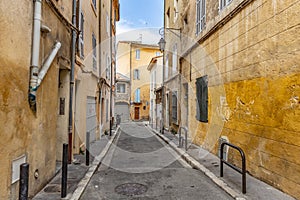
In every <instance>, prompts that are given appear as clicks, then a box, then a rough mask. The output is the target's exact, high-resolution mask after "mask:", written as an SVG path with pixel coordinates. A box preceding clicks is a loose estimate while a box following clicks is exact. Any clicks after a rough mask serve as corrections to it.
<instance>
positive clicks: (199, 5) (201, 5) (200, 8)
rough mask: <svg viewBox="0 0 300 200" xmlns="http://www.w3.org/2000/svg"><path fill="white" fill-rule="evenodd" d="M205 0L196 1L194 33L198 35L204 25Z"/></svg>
mask: <svg viewBox="0 0 300 200" xmlns="http://www.w3.org/2000/svg"><path fill="white" fill-rule="evenodd" d="M205 1H206V0H197V1H196V15H197V16H196V35H198V34H199V33H200V32H201V31H202V30H203V29H204V27H205V20H206V19H205V15H206V11H205V9H206V8H205V4H206V2H205Z"/></svg>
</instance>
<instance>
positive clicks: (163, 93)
mask: <svg viewBox="0 0 300 200" xmlns="http://www.w3.org/2000/svg"><path fill="white" fill-rule="evenodd" d="M165 12H166V1H164V12H163V15H164V36H163V37H164V39H166V37H165V32H166V29H165V27H166V14H165ZM165 59H166V58H165V50H164V51H163V71H162V90H161V93H162V96H161V101H162V102H161V105H162V109H161V115H162V119H161V120H162V124H161V134H164V129H165V127H164V126H165V110H164V109H165V67H166V66H165V64H166V63H165Z"/></svg>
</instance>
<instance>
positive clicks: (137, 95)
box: [134, 88, 141, 103]
mask: <svg viewBox="0 0 300 200" xmlns="http://www.w3.org/2000/svg"><path fill="white" fill-rule="evenodd" d="M134 102H135V103H141V91H140V89H139V88H138V89H136V91H135V98H134Z"/></svg>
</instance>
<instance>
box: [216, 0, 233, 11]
mask: <svg viewBox="0 0 300 200" xmlns="http://www.w3.org/2000/svg"><path fill="white" fill-rule="evenodd" d="M231 2H232V0H219V11H221V10H223V9H224V8H225V7H226V6H228V5H229V4H230V3H231Z"/></svg>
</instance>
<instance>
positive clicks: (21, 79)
mask: <svg viewBox="0 0 300 200" xmlns="http://www.w3.org/2000/svg"><path fill="white" fill-rule="evenodd" d="M68 2H69V1H68ZM60 3H61V4H64V5H65V4H67V2H63V3H62V2H60ZM61 6H63V5H61ZM42 9H43V10H42V17H43V23H45V24H46V25H47V26H48V27H49V28H51V30H52V31H51V33H49V34H42V37H41V48H40V63H42V61H43V60H44V58H45V57H46V56H47V55H48V54H49V53H50V51H51V49H52V46H53V45H54V43H55V41H56V40H58V41H60V42H61V43H62V47H61V49H60V51H59V53H58V54H57V57H56V58H55V59H54V62H53V64H52V65H51V67H50V69H49V71H48V73H47V75H46V76H45V79H44V80H43V82H42V84H41V86H40V87H39V88H38V91H37V113H36V114H34V113H33V112H32V111H31V110H30V108H29V105H28V85H29V69H30V58H31V38H32V20H33V15H32V13H33V1H29V0H27V1H12V2H10V3H9V4H7V3H6V2H4V1H2V2H1V3H0V11H1V12H0V19H1V25H0V32H1V39H0V46H1V54H0V61H1V64H0V65H1V66H0V71H1V72H0V74H1V75H0V76H1V78H0V87H1V95H0V134H1V145H0V148H1V149H0V152H1V157H0V163H1V165H0V175H1V177H2V182H1V187H0V199H16V197H17V196H18V183H15V184H13V185H11V173H12V161H13V160H14V159H17V158H18V157H20V156H22V155H24V154H25V155H26V158H27V162H28V163H29V164H30V167H29V195H30V196H32V195H33V194H34V193H36V192H37V191H39V190H40V189H41V187H42V186H43V185H44V184H45V183H47V182H48V181H49V180H50V179H51V178H52V176H53V175H54V172H55V161H56V148H59V147H57V146H56V142H57V137H56V131H55V130H56V126H57V113H58V103H57V102H58V74H59V67H60V66H61V65H63V64H64V61H63V60H62V59H59V57H64V58H69V57H70V55H69V47H70V34H69V31H68V29H67V28H66V27H65V26H64V25H63V24H62V23H61V22H60V21H59V20H57V17H56V15H55V14H54V13H53V12H52V11H51V10H50V8H49V7H48V6H47V5H46V4H45V3H43V8H42ZM69 11H70V10H69V9H67V8H66V9H65V10H64V12H63V14H64V15H65V17H66V18H68V19H70V17H71V15H70V13H69ZM58 29H59V31H58ZM35 170H38V171H39V178H37V179H35V178H34V176H33V173H34V171H35Z"/></svg>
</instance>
